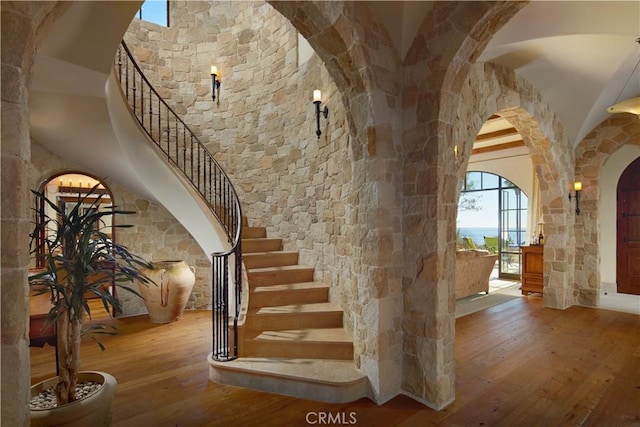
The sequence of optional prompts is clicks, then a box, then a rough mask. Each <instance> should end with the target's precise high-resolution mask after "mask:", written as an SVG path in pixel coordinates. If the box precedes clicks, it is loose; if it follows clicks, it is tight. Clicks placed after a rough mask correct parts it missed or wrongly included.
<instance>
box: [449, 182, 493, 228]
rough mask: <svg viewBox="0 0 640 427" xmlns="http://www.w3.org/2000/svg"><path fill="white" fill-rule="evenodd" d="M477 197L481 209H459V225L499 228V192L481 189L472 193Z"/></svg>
mask: <svg viewBox="0 0 640 427" xmlns="http://www.w3.org/2000/svg"><path fill="white" fill-rule="evenodd" d="M470 194H471V195H472V197H475V198H477V200H478V203H477V204H478V206H479V207H480V208H481V210H479V211H458V224H457V226H458V227H471V228H476V227H494V228H498V192H497V191H481V192H477V193H470Z"/></svg>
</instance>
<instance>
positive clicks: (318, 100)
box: [313, 89, 329, 139]
mask: <svg viewBox="0 0 640 427" xmlns="http://www.w3.org/2000/svg"><path fill="white" fill-rule="evenodd" d="M321 102H322V92H320V91H319V90H318V89H316V90H314V91H313V103H314V104H316V124H317V129H318V130H316V135H318V139H320V135H322V131H321V130H320V103H321ZM322 115H323V116H324V118H325V119H326V118H327V116H328V115H329V109H328V108H327V106H326V105H325V106H324V109H323V110H322Z"/></svg>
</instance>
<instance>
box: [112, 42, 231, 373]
mask: <svg viewBox="0 0 640 427" xmlns="http://www.w3.org/2000/svg"><path fill="white" fill-rule="evenodd" d="M115 73H116V76H117V78H118V80H119V82H120V87H121V89H122V92H123V96H124V98H125V99H126V100H127V104H128V105H129V108H130V109H131V111H132V113H133V115H134V116H135V117H136V119H137V121H138V123H139V124H140V126H141V127H142V129H144V131H145V133H146V134H147V135H148V136H149V138H150V139H151V140H152V141H153V142H154V143H155V145H156V146H157V147H158V148H159V149H160V150H161V151H162V153H163V154H164V156H165V157H166V159H167V161H168V162H169V163H170V164H172V165H174V166H175V167H176V168H177V169H179V170H180V171H181V172H182V174H183V176H184V177H185V178H186V179H187V180H188V181H189V182H190V183H191V185H192V186H193V188H194V189H195V190H196V191H197V192H198V193H199V194H200V196H201V197H202V199H203V200H204V201H205V203H206V204H207V205H208V206H209V208H210V209H211V211H212V212H213V214H214V215H215V216H216V218H217V219H218V221H219V222H220V224H221V225H222V227H223V229H224V230H225V233H226V236H227V239H228V242H229V244H230V246H231V248H230V249H229V250H228V251H225V252H219V253H213V254H212V258H213V265H212V280H211V282H212V283H211V286H212V292H211V294H212V302H211V305H212V307H211V309H212V320H213V351H212V358H213V359H214V360H218V361H228V360H233V359H235V358H237V357H238V344H237V343H238V317H239V315H240V307H241V298H242V250H241V240H240V236H241V232H242V210H241V207H240V200H239V198H238V194H237V193H236V190H235V188H234V187H233V184H232V183H231V180H230V179H229V177H228V176H227V174H226V173H225V172H224V170H223V169H222V167H221V166H220V164H219V163H218V162H217V161H216V160H215V159H214V157H213V155H212V154H211V153H210V152H209V151H208V150H207V148H206V147H205V146H204V144H202V142H200V140H199V139H198V138H197V137H196V135H194V133H193V132H192V131H191V129H189V127H188V126H187V125H186V124H185V123H184V122H183V121H182V119H180V117H178V115H177V114H176V113H175V112H174V111H173V109H171V107H169V105H167V103H166V102H165V101H164V100H163V99H162V98H161V97H160V95H159V94H158V92H156V90H155V89H154V88H153V86H152V85H151V83H150V82H149V81H148V80H147V78H146V77H145V76H144V74H143V72H142V70H141V69H140V67H139V66H138V64H137V63H136V62H135V60H134V58H133V55H132V54H131V51H130V50H129V48H128V47H127V45H126V44H125V42H124V41H123V42H122V43H121V45H120V47H119V48H118V52H117V55H116V58H115ZM230 264H232V267H231V268H230ZM230 305H233V307H230ZM230 309H232V310H233V312H232V313H230ZM232 316H233V317H232ZM231 322H232V323H233V331H232V334H233V340H232V342H230V336H229V326H230V323H231Z"/></svg>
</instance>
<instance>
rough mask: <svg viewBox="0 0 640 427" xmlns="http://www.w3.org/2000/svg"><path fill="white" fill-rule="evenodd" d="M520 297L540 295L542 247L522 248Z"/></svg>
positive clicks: (542, 266)
mask: <svg viewBox="0 0 640 427" xmlns="http://www.w3.org/2000/svg"><path fill="white" fill-rule="evenodd" d="M521 249H522V295H527V294H529V293H531V292H538V293H542V288H543V286H542V273H543V268H544V255H543V253H544V246H522V247H521Z"/></svg>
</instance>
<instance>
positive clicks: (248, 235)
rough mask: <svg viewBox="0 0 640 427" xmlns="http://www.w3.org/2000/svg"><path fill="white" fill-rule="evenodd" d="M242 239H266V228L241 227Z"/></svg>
mask: <svg viewBox="0 0 640 427" xmlns="http://www.w3.org/2000/svg"><path fill="white" fill-rule="evenodd" d="M241 237H242V238H243V239H263V238H266V237H267V228H266V227H249V226H244V227H242V235H241Z"/></svg>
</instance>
